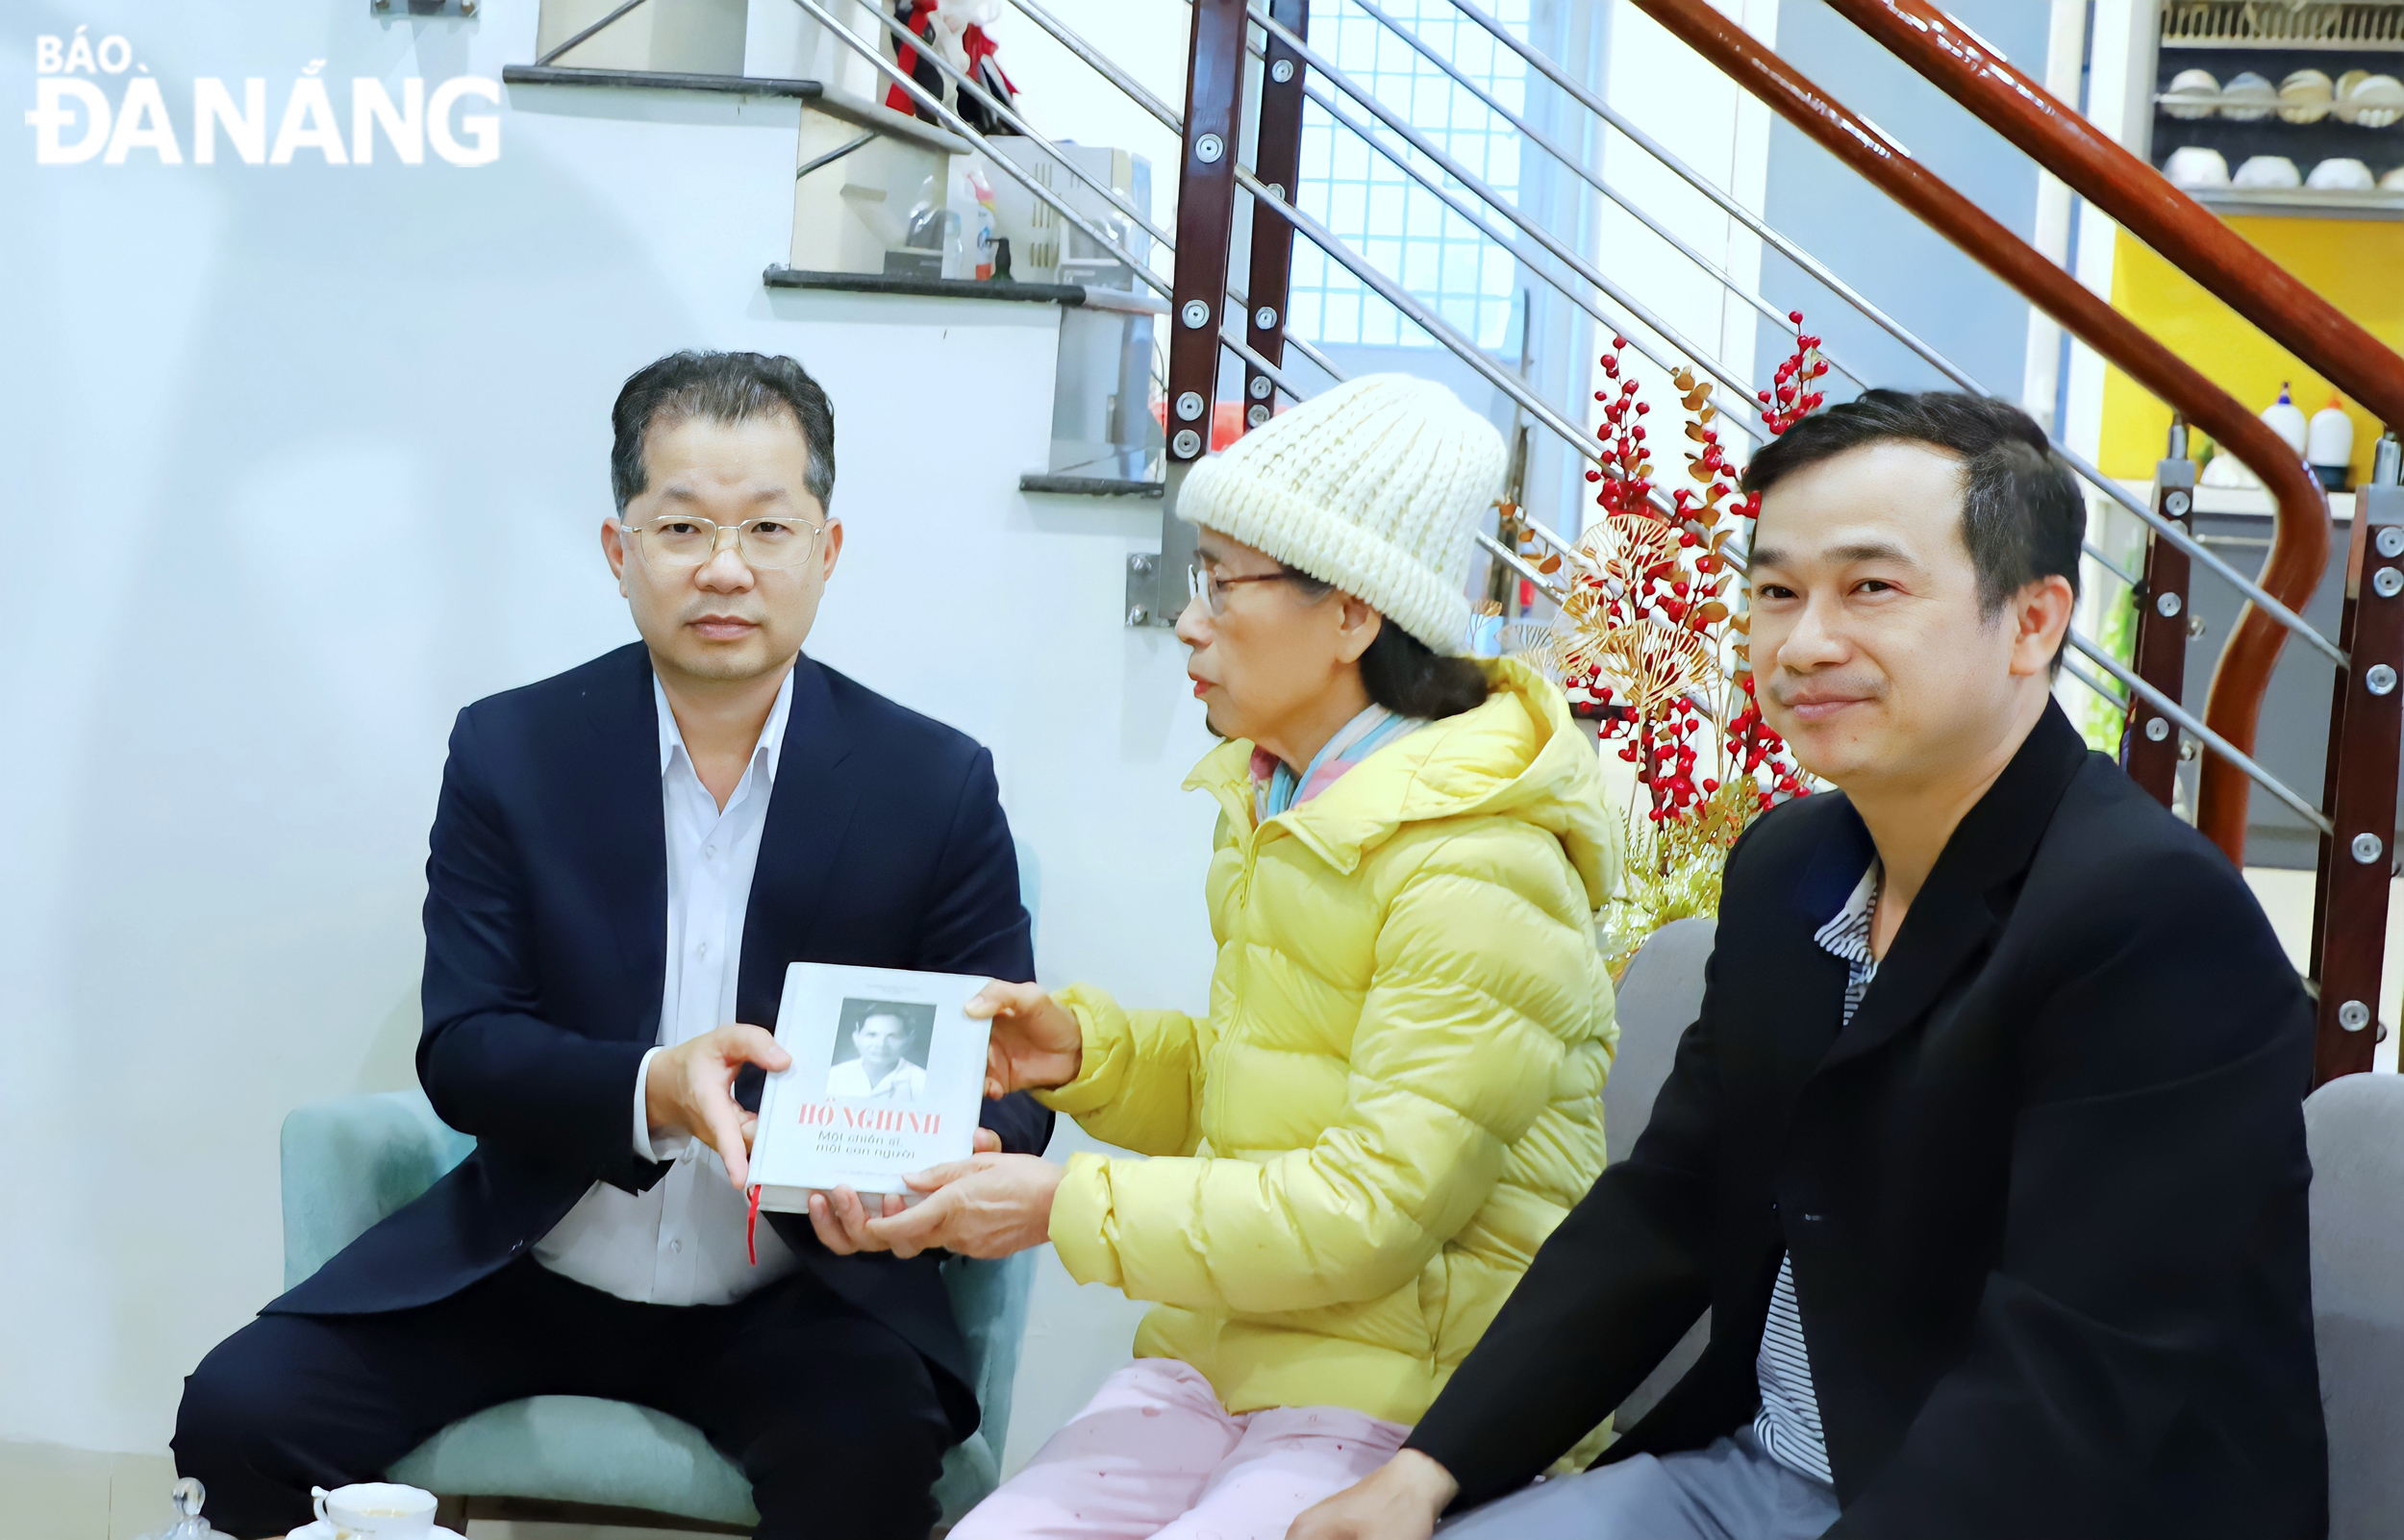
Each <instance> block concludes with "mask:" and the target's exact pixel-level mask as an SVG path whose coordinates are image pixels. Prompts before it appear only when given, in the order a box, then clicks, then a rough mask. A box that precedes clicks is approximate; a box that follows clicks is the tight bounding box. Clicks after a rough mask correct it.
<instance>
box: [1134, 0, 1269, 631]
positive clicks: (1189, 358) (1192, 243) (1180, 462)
mask: <svg viewBox="0 0 2404 1540" xmlns="http://www.w3.org/2000/svg"><path fill="white" fill-rule="evenodd" d="M1249 25H1250V23H1249V22H1248V20H1247V19H1246V17H1245V15H1244V0H1193V34H1192V44H1191V48H1190V51H1189V54H1188V55H1187V61H1186V113H1185V123H1186V137H1185V144H1184V147H1183V155H1182V158H1181V159H1180V160H1179V161H1178V168H1177V265H1176V272H1175V275H1174V277H1173V279H1172V280H1171V283H1170V292H1169V316H1168V403H1167V411H1166V417H1167V422H1166V428H1167V437H1168V464H1167V485H1166V486H1165V487H1164V496H1163V498H1162V506H1161V559H1160V567H1159V570H1158V581H1159V590H1158V591H1159V594H1160V606H1159V609H1157V610H1156V611H1155V613H1157V614H1158V615H1160V616H1161V618H1163V619H1164V620H1166V619H1169V618H1170V617H1172V616H1174V615H1176V614H1177V613H1178V612H1179V611H1181V610H1183V609H1185V607H1186V574H1185V567H1186V561H1187V559H1188V558H1189V557H1190V556H1191V554H1192V552H1193V527H1192V526H1191V525H1189V524H1187V523H1186V522H1185V521H1184V520H1182V519H1180V518H1178V517H1177V494H1178V492H1179V491H1180V490H1181V489H1182V488H1183V486H1184V484H1185V473H1186V472H1187V471H1188V470H1189V469H1190V468H1191V467H1192V466H1193V464H1194V463H1195V462H1196V461H1197V460H1201V458H1202V457H1203V456H1204V455H1207V454H1209V453H1210V450H1211V427H1212V422H1213V418H1214V416H1215V409H1216V407H1217V402H1218V329H1219V323H1220V319H1221V316H1222V313H1223V311H1224V310H1225V307H1226V305H1227V267H1228V258H1229V247H1230V244H1231V243H1232V241H1233V239H1234V236H1235V224H1236V155H1237V150H1238V148H1239V147H1240V145H1241V144H1242V142H1243V132H1242V131H1243V77H1244V65H1245V56H1244V31H1245V28H1246V27H1247V26H1249Z"/></svg>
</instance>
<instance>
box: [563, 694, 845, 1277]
mask: <svg viewBox="0 0 2404 1540" xmlns="http://www.w3.org/2000/svg"><path fill="white" fill-rule="evenodd" d="M651 699H652V705H653V707H654V708H656V709H657V710H658V712H659V717H660V796H661V800H662V805H663V811H664V813H665V814H666V818H665V824H666V829H667V975H666V978H665V980H664V981H663V982H662V985H661V995H660V1047H659V1048H654V1049H653V1050H652V1051H651V1052H650V1053H648V1054H645V1055H644V1056H643V1059H642V1067H641V1069H640V1070H639V1072H638V1073H637V1074H636V1076H635V1105H634V1118H633V1126H632V1134H633V1140H634V1149H635V1154H636V1155H639V1157H641V1158H642V1159H645V1160H669V1161H672V1162H674V1163H673V1164H671V1165H670V1166H669V1167H668V1170H667V1174H666V1175H665V1176H664V1177H662V1178H661V1179H660V1180H658V1181H655V1182H653V1183H652V1184H651V1186H650V1188H649V1189H648V1190H647V1191H644V1192H639V1193H632V1192H627V1191H625V1190H623V1189H621V1188H617V1187H613V1186H611V1185H610V1184H609V1183H608V1182H606V1181H596V1182H594V1183H593V1184H592V1188H591V1190H590V1191H588V1192H587V1193H586V1194H585V1195H584V1197H582V1198H580V1199H578V1200H577V1201H576V1206H575V1207H573V1208H571V1209H569V1210H568V1211H567V1216H566V1217H565V1218H563V1219H562V1220H561V1221H560V1222H559V1223H558V1224H557V1225H555V1226H553V1227H552V1229H551V1232H550V1233H549V1234H547V1235H545V1236H543V1237H542V1239H541V1240H539V1241H538V1242H536V1243H535V1258H536V1260H538V1261H539V1262H540V1263H541V1264H542V1265H543V1266H545V1267H547V1268H549V1269H551V1271H553V1272H554V1273H559V1274H562V1275H563V1276H565V1277H567V1278H572V1279H575V1280H576V1281H577V1282H579V1283H583V1284H586V1285H588V1287H591V1288H596V1289H602V1290H605V1291H607V1292H608V1293H611V1294H614V1295H616V1296H617V1297H618V1298H619V1299H622V1300H635V1301H638V1302H639V1303H642V1304H732V1303H733V1302H735V1301H736V1300H739V1299H740V1298H742V1297H743V1296H744V1295H746V1294H748V1293H750V1292H751V1291H752V1290H754V1289H756V1288H759V1287H761V1286H762V1285H764V1284H767V1283H772V1282H774V1281H775V1280H776V1279H780V1278H784V1277H785V1276H787V1275H788V1274H789V1273H791V1272H792V1271H793V1270H794V1269H795V1268H796V1267H798V1266H799V1265H800V1262H799V1260H798V1258H796V1257H795V1256H794V1255H793V1254H792V1251H791V1249H790V1248H789V1247H788V1246H787V1245H786V1244H785V1242H784V1239H783V1238H782V1237H781V1236H779V1235H778V1234H777V1233H776V1231H775V1230H773V1229H772V1228H770V1227H769V1226H767V1225H765V1224H763V1225H761V1226H760V1227H759V1232H758V1236H757V1239H758V1243H759V1249H760V1264H759V1265H758V1266H757V1267H754V1266H752V1265H751V1263H750V1261H749V1260H748V1259H747V1258H746V1256H745V1255H744V1249H743V1230H744V1229H745V1227H746V1224H747V1222H748V1219H749V1205H748V1204H746V1203H745V1201H744V1199H743V1195H742V1194H741V1193H739V1192H738V1191H736V1190H735V1188H734V1186H733V1185H732V1184H731V1183H730V1182H729V1181H728V1180H727V1179H726V1164H725V1162H724V1161H722V1160H720V1159H719V1158H718V1155H717V1152H716V1151H714V1150H713V1149H711V1148H710V1147H709V1146H708V1145H706V1144H704V1143H703V1142H702V1141H700V1140H698V1139H692V1138H689V1137H687V1136H686V1135H684V1134H682V1133H678V1134H674V1135H664V1136H662V1137H661V1138H659V1139H657V1140H655V1139H654V1138H653V1137H652V1133H651V1128H650V1120H649V1119H648V1118H647V1117H645V1116H644V1112H643V1105H644V1104H643V1095H644V1085H645V1082H646V1081H647V1080H649V1079H650V1075H651V1061H652V1059H653V1058H655V1057H657V1056H658V1055H659V1052H660V1048H672V1047H674V1046H675V1045H677V1044H678V1043H682V1042H685V1041H687V1040H688V1039H690V1038H694V1037H698V1036H700V1035H701V1034H702V1033H704V1032H707V1031H714V1030H715V1029H716V1028H719V1027H723V1026H725V1025H726V1024H727V1023H728V1022H731V1021H733V1020H734V1019H735V984H736V979H737V977H738V975H739V972H740V969H741V965H742V944H743V917H744V915H745V914H746V913H747V912H748V911H749V909H750V907H751V875H752V871H753V869H754V868H755V867H757V866H758V865H759V862H760V833H761V831H762V830H763V829H764V828H765V827H766V825H767V819H768V798H769V795H770V794H771V793H772V792H773V791H774V790H775V787H776V763H777V758H778V757H779V755H780V754H781V753H782V751H783V749H784V746H785V722H786V718H787V717H788V716H789V714H790V711H791V707H792V701H793V677H792V675H791V674H790V673H788V674H786V676H785V683H784V685H783V687H781V688H780V689H778V690H777V692H776V705H775V706H774V708H771V709H770V710H769V712H768V720H767V725H766V726H765V727H764V728H763V729H762V730H761V733H760V741H759V743H758V744H757V745H756V746H755V747H754V748H753V749H752V751H751V763H750V764H749V765H747V766H745V767H744V770H743V778H742V780H741V781H740V782H738V783H737V784H736V787H735V794H734V795H733V796H731V797H729V798H727V799H726V807H725V809H724V810H723V811H721V810H720V809H719V807H718V805H717V799H716V798H714V797H713V796H712V795H710V790H709V788H708V787H707V786H704V785H703V784H702V783H701V777H700V774H699V773H698V772H697V771H695V770H694V769H693V762H692V756H690V755H689V754H688V753H686V751H685V735H684V733H682V732H680V731H679V730H678V728H677V726H676V713H675V712H674V711H672V710H670V709H669V708H668V704H667V692H666V691H665V690H664V689H663V688H661V687H660V682H659V679H658V677H657V676H656V675H655V676H654V677H653V678H652V681H651Z"/></svg>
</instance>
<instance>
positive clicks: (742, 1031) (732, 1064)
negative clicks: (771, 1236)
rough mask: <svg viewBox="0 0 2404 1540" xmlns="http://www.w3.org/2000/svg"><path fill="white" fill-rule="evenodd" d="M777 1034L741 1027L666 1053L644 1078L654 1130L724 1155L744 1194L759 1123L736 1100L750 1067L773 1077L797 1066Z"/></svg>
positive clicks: (645, 1105) (688, 1041) (710, 1033)
mask: <svg viewBox="0 0 2404 1540" xmlns="http://www.w3.org/2000/svg"><path fill="white" fill-rule="evenodd" d="M792 1061H793V1056H791V1055H790V1054H788V1053H786V1052H785V1050H784V1049H782V1048H780V1047H778V1046H777V1042H776V1038H775V1036H774V1035H773V1034H771V1033H769V1032H766V1031H762V1030H761V1029H760V1028H757V1027H746V1026H744V1025H742V1024H741V1023H739V1022H737V1023H733V1024H731V1025H729V1026H725V1027H720V1028H718V1029H716V1030H715V1031H706V1032H703V1033H702V1034H701V1035H700V1036H698V1037H689V1038H687V1039H686V1040H685V1041H683V1042H681V1043H678V1044H677V1045H676V1046H675V1047H673V1048H664V1049H662V1050H660V1052H659V1053H658V1055H657V1056H654V1057H653V1058H652V1060H651V1068H650V1071H649V1072H648V1073H647V1074H646V1075H645V1076H644V1077H643V1082H642V1099H643V1115H644V1116H645V1117H647V1118H649V1119H650V1120H651V1127H652V1128H654V1129H665V1130H668V1131H670V1132H675V1133H689V1134H691V1135H692V1136H693V1137H694V1138H696V1139H699V1140H702V1141H703V1142H704V1143H706V1144H708V1145H709V1146H710V1148H712V1149H713V1150H715V1151H716V1152H717V1153H718V1158H719V1159H720V1160H723V1161H725V1162H726V1176H727V1180H730V1181H732V1182H734V1184H735V1190H736V1191H737V1192H740V1191H741V1190H742V1189H743V1188H744V1186H745V1185H746V1184H748V1183H749V1181H750V1180H751V1137H752V1134H753V1132H754V1131H755V1130H757V1129H758V1128H759V1120H758V1119H756V1118H754V1117H753V1116H752V1115H751V1114H750V1113H748V1112H746V1111H744V1110H743V1107H742V1104H740V1103H739V1102H737V1101H736V1100H735V1077H736V1076H737V1075H739V1074H740V1073H741V1072H742V1067H743V1066H744V1065H745V1064H757V1065H759V1066H760V1067H761V1068H762V1069H764V1070H767V1071H769V1072H770V1073H771V1074H772V1073H774V1072H775V1071H777V1070H781V1069H783V1068H785V1067H786V1066H787V1065H789V1064H790V1063H792Z"/></svg>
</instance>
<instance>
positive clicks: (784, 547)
mask: <svg viewBox="0 0 2404 1540" xmlns="http://www.w3.org/2000/svg"><path fill="white" fill-rule="evenodd" d="M618 529H620V530H621V531H623V532H624V533H625V534H626V535H627V537H628V538H629V539H631V540H632V541H634V543H635V547H636V549H637V550H638V551H639V552H640V553H641V554H642V559H643V560H644V561H646V562H648V563H650V564H651V565H653V566H658V567H670V568H673V567H697V566H699V565H701V564H702V563H703V562H705V561H707V560H709V559H710V558H712V557H713V556H715V555H716V554H717V549H718V537H719V536H720V535H722V534H733V535H734V536H735V552H736V554H737V555H738V556H739V557H741V558H742V559H743V564H744V565H745V566H749V567H757V568H762V569H765V570H769V571H774V570H777V569H780V568H785V567H797V566H800V565H801V564H802V563H803V562H805V561H807V560H809V559H810V557H811V554H812V553H813V552H814V551H816V550H817V548H818V537H819V536H820V535H822V534H825V533H826V526H825V525H823V524H813V523H811V522H810V521H809V520H808V519H798V518H794V517H792V516H791V515H790V514H770V515H767V516H765V517H763V518H756V519H745V520H743V521H742V522H741V523H740V524H720V523H718V522H717V521H716V520H715V519H705V518H702V517H700V516H699V515H698V514H692V513H663V514H661V515H660V516H659V517H657V518H652V519H645V520H643V521H642V522H641V523H639V524H629V523H625V522H622V521H621V522H620V523H619V525H618Z"/></svg>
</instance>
